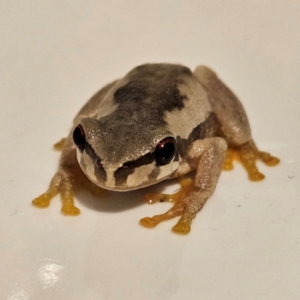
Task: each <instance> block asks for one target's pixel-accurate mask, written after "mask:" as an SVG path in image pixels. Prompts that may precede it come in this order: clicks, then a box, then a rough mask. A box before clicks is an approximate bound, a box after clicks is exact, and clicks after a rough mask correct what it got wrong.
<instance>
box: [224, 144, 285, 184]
mask: <svg viewBox="0 0 300 300" xmlns="http://www.w3.org/2000/svg"><path fill="white" fill-rule="evenodd" d="M234 159H237V160H240V161H241V163H242V164H243V166H244V167H245V169H246V171H247V173H248V176H249V179H250V180H252V181H260V180H263V179H264V178H265V175H264V174H262V173H260V172H259V170H258V169H257V167H256V160H257V159H259V160H261V161H262V162H263V163H265V164H266V165H267V166H270V167H271V166H276V165H277V164H278V163H279V162H280V160H279V159H278V158H277V157H275V156H272V155H271V154H270V153H267V152H263V151H259V150H258V149H257V147H256V145H255V143H254V142H253V140H251V141H249V142H248V143H246V144H244V145H242V146H240V147H238V148H235V149H232V148H228V150H227V152H226V156H225V160H224V163H223V170H231V169H232V168H233V160H234Z"/></svg>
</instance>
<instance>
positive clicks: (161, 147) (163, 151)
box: [154, 137, 176, 166]
mask: <svg viewBox="0 0 300 300" xmlns="http://www.w3.org/2000/svg"><path fill="white" fill-rule="evenodd" d="M175 154H176V141H175V139H174V138H172V137H167V138H165V139H163V140H162V141H160V142H159V143H158V145H157V146H156V148H155V154H154V155H155V161H156V163H157V164H158V165H160V166H163V165H166V164H168V163H169V162H170V161H171V160H172V159H173V158H174V156H175Z"/></svg>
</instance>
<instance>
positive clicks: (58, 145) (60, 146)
mask: <svg viewBox="0 0 300 300" xmlns="http://www.w3.org/2000/svg"><path fill="white" fill-rule="evenodd" d="M66 140H67V139H66V138H63V139H61V140H60V141H59V142H57V143H55V144H54V146H53V147H54V149H55V150H57V151H62V149H63V147H64V145H65V143H66Z"/></svg>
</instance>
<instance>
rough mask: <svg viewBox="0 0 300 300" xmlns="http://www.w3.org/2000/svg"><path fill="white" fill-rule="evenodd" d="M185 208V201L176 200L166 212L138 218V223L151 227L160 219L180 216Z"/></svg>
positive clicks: (164, 219)
mask: <svg viewBox="0 0 300 300" xmlns="http://www.w3.org/2000/svg"><path fill="white" fill-rule="evenodd" d="M184 208H185V203H183V202H177V203H175V204H174V206H173V207H172V208H171V209H169V210H168V211H167V212H166V213H164V214H161V215H155V216H153V217H146V218H143V219H141V220H140V224H141V225H143V226H144V227H148V228H152V227H155V226H156V225H157V224H158V223H160V222H162V221H167V220H170V219H172V218H174V217H177V216H180V215H181V214H182V213H183V210H184Z"/></svg>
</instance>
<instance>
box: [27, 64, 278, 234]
mask: <svg viewBox="0 0 300 300" xmlns="http://www.w3.org/2000/svg"><path fill="white" fill-rule="evenodd" d="M55 147H56V148H61V150H62V154H61V158H60V162H59V167H58V170H57V172H56V173H55V175H54V176H53V178H52V180H51V182H50V186H49V188H48V190H47V191H46V192H45V193H43V194H42V195H40V196H39V197H37V198H35V199H34V200H33V201H32V203H33V204H34V205H35V206H37V207H41V208H43V207H47V206H49V204H50V200H51V199H52V198H54V197H55V196H56V195H57V194H60V195H61V199H62V208H61V211H62V213H63V214H65V215H72V216H74V215H78V214H79V213H80V210H79V209H78V208H77V207H76V206H75V204H74V197H75V191H76V190H79V189H87V190H90V191H91V192H92V193H93V194H94V195H97V196H100V197H101V195H103V193H104V191H107V190H110V191H117V192H128V191H132V190H136V189H141V188H145V187H148V186H151V185H154V184H157V183H158V182H161V181H164V180H169V179H174V178H178V179H179V183H180V184H181V188H180V189H179V190H178V191H177V192H176V193H174V194H162V193H148V194H146V195H145V199H147V201H149V202H163V201H171V202H173V206H172V207H171V208H170V209H168V210H167V212H165V213H162V214H159V215H155V216H152V217H145V218H142V219H141V220H140V223H141V225H143V226H145V227H149V228H152V227H155V226H156V225H157V224H159V223H160V222H162V221H166V220H169V219H172V218H174V217H179V220H178V221H177V223H176V224H175V225H174V226H173V227H172V230H173V231H174V232H175V233H179V234H186V233H189V232H190V230H191V224H192V220H193V219H194V218H195V216H196V214H197V213H198V212H199V211H200V210H201V209H202V207H203V206H204V204H205V203H206V201H207V200H208V198H209V197H210V196H211V195H212V194H213V192H214V191H215V188H216V185H217V182H218V179H219V177H220V174H221V171H222V169H223V170H231V169H232V168H233V161H234V160H235V159H237V160H239V161H240V162H241V163H242V165H243V166H244V167H245V170H246V172H247V173H248V177H249V179H250V180H252V181H260V180H262V179H264V177H265V176H264V175H263V174H262V173H261V172H260V171H259V170H258V168H257V161H258V160H260V161H262V162H263V163H265V164H266V165H268V166H275V165H277V164H278V163H279V161H280V160H279V159H278V158H277V157H275V156H272V155H271V154H270V153H268V152H264V151H260V150H259V149H258V148H257V146H256V144H255V142H254V140H253V138H252V135H251V129H250V125H249V121H248V117H247V115H246V112H245V109H244V107H243V105H242V103H241V102H240V100H239V99H238V97H237V96H236V95H235V94H234V93H233V92H232V90H231V89H230V88H229V87H228V86H227V85H226V84H225V83H224V82H223V81H222V80H221V79H220V78H219V77H218V75H217V74H216V73H215V72H214V71H213V70H212V69H210V68H209V67H207V66H203V65H200V66H198V67H196V68H195V70H194V71H191V69H190V68H188V67H186V66H183V65H180V64H171V63H156V64H155V63H148V64H143V65H139V66H137V67H135V68H133V69H132V70H131V71H130V72H129V73H127V74H126V75H125V76H124V77H122V78H120V79H117V80H115V81H113V82H111V83H109V84H107V85H106V86H104V87H103V88H102V89H100V90H99V91H98V92H97V93H96V94H95V95H94V96H93V97H92V98H91V99H90V100H89V101H88V102H87V103H86V104H85V105H84V106H83V107H82V108H81V110H80V111H79V112H78V114H77V115H76V117H75V119H74V121H73V126H72V129H71V131H70V133H69V135H68V137H67V138H66V139H63V140H61V141H60V142H59V143H57V144H56V145H55ZM192 173H193V174H194V175H193V176H189V174H192Z"/></svg>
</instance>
